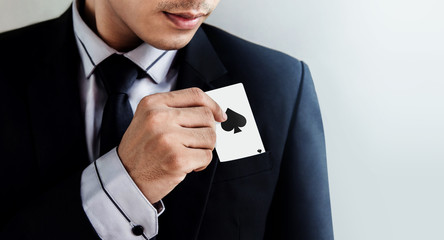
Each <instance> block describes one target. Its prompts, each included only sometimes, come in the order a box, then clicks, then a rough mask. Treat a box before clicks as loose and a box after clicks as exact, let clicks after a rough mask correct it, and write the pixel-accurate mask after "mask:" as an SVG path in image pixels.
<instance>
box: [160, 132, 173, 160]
mask: <svg viewBox="0 0 444 240" xmlns="http://www.w3.org/2000/svg"><path fill="white" fill-rule="evenodd" d="M173 140H174V138H172V137H171V136H170V134H168V133H162V134H159V135H158V140H157V141H158V143H159V145H161V146H163V147H164V148H168V147H169V146H171V145H172V144H173ZM172 157H175V155H174V154H172V153H171V154H170V158H172Z"/></svg>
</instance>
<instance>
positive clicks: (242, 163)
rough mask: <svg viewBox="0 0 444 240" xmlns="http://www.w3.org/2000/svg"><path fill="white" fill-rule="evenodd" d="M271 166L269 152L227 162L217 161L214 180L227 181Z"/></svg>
mask: <svg viewBox="0 0 444 240" xmlns="http://www.w3.org/2000/svg"><path fill="white" fill-rule="evenodd" d="M271 168H272V162H271V156H270V152H265V153H262V154H258V155H254V156H250V157H245V158H240V159H237V160H233V161H228V162H218V163H217V168H216V174H215V175H214V182H221V181H229V180H234V179H238V178H242V177H247V176H250V175H254V174H257V173H261V172H264V171H268V170H270V169H271Z"/></svg>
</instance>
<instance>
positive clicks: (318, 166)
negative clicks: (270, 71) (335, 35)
mask: <svg viewBox="0 0 444 240" xmlns="http://www.w3.org/2000/svg"><path fill="white" fill-rule="evenodd" d="M301 64H302V75H301V79H300V86H299V90H298V96H297V100H296V103H295V107H294V112H293V116H292V120H291V125H290V128H289V132H288V137H287V141H286V145H285V150H284V154H283V159H282V165H281V168H280V175H279V180H278V185H277V188H276V192H275V196H274V198H273V203H272V207H271V210H270V214H269V219H268V220H267V229H266V236H267V239H310V240H321V239H322V240H324V239H325V240H327V239H328V240H330V239H333V229H332V218H331V208H330V197H329V187H328V176H327V163H326V152H325V141H324V131H323V126H322V119H321V114H320V109H319V104H318V100H317V97H316V92H315V88H314V84H313V80H312V78H311V74H310V72H309V69H308V67H307V65H306V64H305V63H301Z"/></svg>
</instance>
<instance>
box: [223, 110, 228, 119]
mask: <svg viewBox="0 0 444 240" xmlns="http://www.w3.org/2000/svg"><path fill="white" fill-rule="evenodd" d="M222 113H223V114H224V115H223V117H224V121H225V120H227V119H228V116H227V114H226V113H225V112H222Z"/></svg>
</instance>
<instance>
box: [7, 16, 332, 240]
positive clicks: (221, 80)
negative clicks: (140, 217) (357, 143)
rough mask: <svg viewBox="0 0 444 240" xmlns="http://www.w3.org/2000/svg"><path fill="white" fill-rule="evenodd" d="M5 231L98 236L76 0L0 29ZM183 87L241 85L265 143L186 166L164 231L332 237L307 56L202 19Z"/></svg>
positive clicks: (171, 235) (169, 234)
mask: <svg viewBox="0 0 444 240" xmlns="http://www.w3.org/2000/svg"><path fill="white" fill-rule="evenodd" d="M0 54H1V57H0V86H1V89H2V91H1V92H2V93H1V94H0V106H1V116H0V129H1V142H0V157H1V165H0V166H1V170H0V171H1V179H0V183H1V184H2V200H1V201H2V205H1V206H2V208H1V214H0V215H1V231H2V239H97V238H98V237H97V235H96V233H95V231H94V229H93V228H92V226H91V225H90V223H89V221H88V219H87V217H86V215H85V213H84V211H83V209H82V205H81V200H80V176H81V172H82V170H83V169H84V168H85V167H86V166H87V165H88V164H89V162H88V157H87V149H86V141H85V135H84V132H85V130H84V120H83V118H82V114H81V109H80V97H79V84H78V82H77V79H78V77H77V76H78V73H79V66H80V58H79V55H78V51H77V47H76V43H75V38H74V34H73V28H72V15H71V9H69V10H68V11H67V12H66V13H65V14H63V15H62V16H61V17H60V18H58V19H55V20H50V21H47V22H44V23H39V24H36V25H33V26H29V27H26V28H22V29H19V30H14V31H11V32H7V33H3V34H1V35H0ZM178 60H179V63H180V64H181V65H180V66H181V67H180V72H179V78H178V83H177V88H187V87H192V86H195V87H199V88H201V89H203V90H204V91H207V90H210V89H215V88H220V87H223V86H227V85H231V84H235V83H239V82H241V83H243V84H244V86H245V89H246V92H247V95H248V98H249V101H250V105H251V108H252V110H253V114H254V116H255V119H256V122H257V125H258V128H259V132H260V134H261V137H262V140H263V143H264V146H265V148H266V149H267V152H266V153H263V154H260V155H256V156H252V157H247V158H245V159H241V160H237V161H230V162H223V163H221V162H219V160H218V157H217V155H216V154H215V155H214V158H213V160H212V162H211V164H210V165H209V167H208V168H207V169H206V170H205V171H202V172H199V173H191V174H189V175H188V176H187V177H186V178H185V180H184V181H183V182H182V183H180V184H179V185H178V186H177V187H176V188H175V189H174V190H173V191H172V192H171V193H170V194H169V195H168V196H166V197H165V199H164V203H165V205H166V211H165V212H164V213H163V214H162V215H161V216H160V218H159V221H160V223H159V235H158V236H157V239H158V240H163V239H211V240H217V239H224V240H225V239H243V240H247V239H252V240H253V239H254V240H257V239H333V233H332V223H331V210H330V200H329V190H328V181H327V167H326V159H325V158H326V156H325V145H324V136H323V128H322V121H321V116H320V112H319V106H318V102H317V98H316V94H315V89H314V86H313V82H312V79H311V76H310V73H309V70H308V68H307V66H306V65H305V64H304V63H302V62H300V61H298V60H296V59H294V58H292V57H289V56H287V55H285V54H282V53H279V52H277V51H273V50H270V49H266V48H264V47H260V46H258V45H255V44H252V43H249V42H247V41H244V40H241V39H239V38H237V37H234V36H232V35H230V34H228V33H226V32H223V31H221V30H219V29H217V28H214V27H211V26H209V25H203V26H202V27H201V28H200V29H199V30H198V31H197V33H196V35H195V36H194V38H193V39H192V41H191V42H190V43H189V44H188V45H187V46H186V47H185V48H184V49H182V50H180V51H179V55H178Z"/></svg>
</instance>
